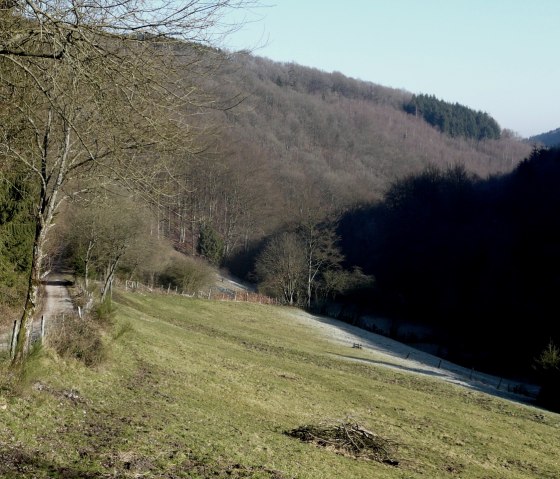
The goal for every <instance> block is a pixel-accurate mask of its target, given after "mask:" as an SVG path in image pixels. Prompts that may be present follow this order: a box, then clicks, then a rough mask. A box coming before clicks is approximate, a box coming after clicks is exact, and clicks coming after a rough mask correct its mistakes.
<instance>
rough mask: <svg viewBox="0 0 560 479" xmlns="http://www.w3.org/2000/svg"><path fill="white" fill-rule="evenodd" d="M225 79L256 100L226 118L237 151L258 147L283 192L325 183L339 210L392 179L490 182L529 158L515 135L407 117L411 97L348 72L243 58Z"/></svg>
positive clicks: (249, 100) (372, 196) (253, 153)
mask: <svg viewBox="0 0 560 479" xmlns="http://www.w3.org/2000/svg"><path fill="white" fill-rule="evenodd" d="M226 74H227V83H228V84H229V85H230V86H229V88H232V89H233V90H235V89H239V90H240V91H243V92H246V94H247V95H248V98H247V100H246V101H245V103H243V104H242V105H241V106H240V108H238V109H235V110H233V111H229V112H227V113H226V115H225V117H226V120H227V123H226V124H227V125H228V127H229V129H230V135H231V137H232V139H233V140H234V141H233V143H234V145H233V146H232V148H234V149H235V148H236V146H235V144H236V143H237V142H238V143H239V144H240V145H245V144H246V143H250V144H251V146H252V147H253V148H254V150H255V151H251V152H249V155H247V153H245V154H246V156H247V158H248V161H253V162H257V159H258V161H260V162H263V163H265V164H266V165H270V167H271V168H272V169H273V170H274V171H275V174H276V175H278V176H279V177H280V178H278V180H279V181H280V185H285V184H290V185H292V188H293V187H294V186H293V185H294V183H295V185H298V186H303V185H305V183H308V184H309V183H310V184H313V185H314V186H317V185H319V186H318V187H319V188H320V189H323V190H326V191H327V192H328V193H327V194H326V196H327V197H336V200H333V201H334V202H335V203H336V204H338V205H347V204H349V203H353V202H363V201H368V200H371V199H377V198H379V197H380V195H381V194H382V193H383V192H384V191H385V190H386V188H387V187H388V184H389V183H390V182H392V181H394V180H395V179H396V178H399V177H402V176H403V175H406V174H410V173H413V172H416V171H419V170H421V169H422V168H424V167H425V166H426V165H428V164H434V165H438V166H443V167H446V166H448V165H454V164H462V165H464V166H465V167H466V168H467V169H468V170H469V171H471V172H473V173H477V174H478V175H480V176H482V177H486V176H487V175H488V174H495V173H498V172H506V171H510V170H511V169H512V168H513V167H514V166H515V165H516V164H517V163H518V162H519V161H520V160H522V159H523V158H524V157H526V156H527V155H528V153H529V152H530V147H529V146H528V145H526V144H523V143H522V142H521V141H520V140H518V139H515V138H511V137H509V136H508V135H504V137H503V138H502V139H501V140H485V141H475V140H467V139H464V138H460V137H457V138H452V137H450V136H448V135H445V134H442V133H441V132H440V131H438V130H437V129H435V128H434V127H432V126H431V125H430V124H428V123H427V122H426V121H424V120H423V119H422V118H420V117H415V116H413V115H409V114H407V113H406V112H405V110H404V106H405V104H407V103H408V102H409V101H410V100H411V98H412V95H411V94H410V93H408V92H406V91H402V90H396V89H391V88H387V87H383V86H381V85H376V84H374V83H370V82H363V81H358V80H354V79H352V78H348V77H346V76H344V75H343V74H341V73H336V72H335V73H326V72H322V71H319V70H316V69H312V68H308V67H304V66H300V65H297V64H283V63H277V62H272V61H270V60H267V59H263V58H259V57H256V56H250V55H247V56H244V55H238V56H235V57H233V59H232V63H231V64H230V65H229V66H228V67H227V68H226ZM253 156H257V158H255V159H253V158H252V157H253Z"/></svg>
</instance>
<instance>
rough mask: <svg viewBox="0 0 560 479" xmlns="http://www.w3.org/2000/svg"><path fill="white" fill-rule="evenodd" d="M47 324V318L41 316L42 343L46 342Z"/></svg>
mask: <svg viewBox="0 0 560 479" xmlns="http://www.w3.org/2000/svg"><path fill="white" fill-rule="evenodd" d="M80 318H81V316H80ZM45 322H46V320H45V316H41V342H44V340H45Z"/></svg>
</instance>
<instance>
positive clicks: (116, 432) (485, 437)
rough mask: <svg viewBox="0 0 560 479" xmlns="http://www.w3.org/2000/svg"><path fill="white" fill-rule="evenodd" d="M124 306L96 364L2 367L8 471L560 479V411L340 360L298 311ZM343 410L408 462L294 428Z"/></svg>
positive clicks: (206, 304)
mask: <svg viewBox="0 0 560 479" xmlns="http://www.w3.org/2000/svg"><path fill="white" fill-rule="evenodd" d="M116 302H117V305H118V310H117V315H116V316H117V317H116V322H117V323H116V326H115V328H114V330H113V331H112V332H110V333H108V334H107V335H106V338H105V340H106V342H107V346H108V348H107V349H108V351H109V352H108V358H107V359H106V361H105V362H104V363H103V364H102V365H100V366H98V367H97V368H96V369H88V368H86V367H85V366H83V365H82V364H81V363H79V362H77V361H73V360H62V359H60V358H57V357H56V355H55V354H54V353H53V352H52V351H51V350H49V348H43V349H40V350H37V351H35V352H34V355H33V357H32V359H31V360H30V361H29V365H28V368H27V370H26V372H25V375H24V379H22V380H20V381H19V382H14V381H11V380H9V378H7V377H6V375H7V374H8V370H7V369H3V370H2V373H3V374H4V377H5V379H4V380H3V381H0V477H14V478H15V477H33V478H35V477H36V478H47V477H49V478H104V477H131V478H132V477H134V478H210V477H213V478H214V477H224V478H225V477H234V478H235V477H237V478H267V479H270V478H276V479H280V478H282V479H285V478H292V477H293V478H296V477H297V478H372V477H375V478H378V477H379V478H402V479H404V478H420V477H422V478H438V477H461V478H487V479H488V478H551V479H552V478H558V477H560V458H559V457H560V455H559V452H558V445H559V444H560V416H559V415H557V414H553V413H548V412H545V411H542V410H539V409H536V408H533V407H530V406H526V405H520V404H515V403H511V402H507V401H505V400H502V399H499V398H494V397H490V396H486V395H483V394H481V393H478V392H475V391H469V390H467V389H465V388H461V387H458V386H454V385H450V384H446V383H442V382H438V381H437V380H434V379H430V378H423V377H419V376H414V375H411V374H406V373H402V372H398V371H393V370H389V369H385V368H381V367H376V366H375V365H368V364H362V363H360V364H358V363H352V362H349V361H346V360H343V359H340V357H341V355H348V347H343V346H337V345H333V344H331V343H328V342H326V341H324V340H322V339H319V338H317V336H316V333H315V332H314V331H313V330H311V329H309V328H308V327H305V326H303V325H301V324H300V323H298V322H297V320H295V319H294V318H293V314H292V313H293V310H290V309H287V308H278V307H270V306H262V305H255V304H241V303H225V302H223V303H222V302H212V301H201V300H192V299H186V298H181V297H174V296H159V295H153V296H150V295H147V296H141V295H135V294H126V295H119V296H118V297H117V298H116ZM352 354H354V355H361V356H362V357H364V358H370V359H375V356H374V354H373V353H371V352H368V351H366V350H360V351H356V350H352ZM342 421H344V422H346V421H350V422H356V423H359V424H360V425H361V426H362V427H364V428H366V429H368V430H370V431H373V432H375V433H376V434H378V435H380V436H382V437H383V438H385V439H387V440H389V441H391V442H392V443H394V444H396V445H397V446H398V447H397V449H396V451H394V452H393V456H394V459H396V460H398V461H399V465H398V466H397V467H394V466H390V465H386V464H382V463H377V462H373V461H366V460H361V459H354V458H352V457H347V456H343V455H339V454H336V453H335V452H334V451H332V450H330V449H328V448H320V447H316V446H314V445H312V444H307V443H302V442H300V441H298V440H297V439H294V438H291V437H288V436H287V435H285V434H284V432H285V431H287V430H291V429H294V428H296V427H299V426H302V425H306V424H320V423H338V422H342Z"/></svg>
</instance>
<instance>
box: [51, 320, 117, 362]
mask: <svg viewBox="0 0 560 479" xmlns="http://www.w3.org/2000/svg"><path fill="white" fill-rule="evenodd" d="M48 344H49V346H51V347H52V348H53V349H54V350H55V351H56V352H57V354H58V355H59V356H62V357H70V358H74V359H77V360H78V361H81V362H82V363H84V364H85V365H86V366H88V367H92V366H96V365H98V364H100V363H101V362H102V361H103V360H104V359H105V357H106V350H105V346H104V344H103V340H102V333H101V329H100V327H99V325H98V324H96V322H95V321H93V320H92V319H89V318H84V319H82V318H80V317H78V316H73V315H71V316H65V317H63V318H57V321H56V324H55V326H54V328H53V330H52V331H51V332H50V334H49V336H48Z"/></svg>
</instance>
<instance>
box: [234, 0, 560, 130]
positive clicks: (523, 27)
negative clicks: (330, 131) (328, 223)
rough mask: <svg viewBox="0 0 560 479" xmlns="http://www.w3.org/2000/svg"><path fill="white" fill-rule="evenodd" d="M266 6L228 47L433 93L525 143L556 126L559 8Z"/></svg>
mask: <svg viewBox="0 0 560 479" xmlns="http://www.w3.org/2000/svg"><path fill="white" fill-rule="evenodd" d="M262 1H263V2H267V0H262ZM269 1H270V2H271V3H269V4H267V5H268V6H264V7H261V8H255V9H253V10H251V11H248V12H245V14H244V16H245V20H247V21H248V22H247V23H246V24H245V25H244V26H243V27H242V28H241V30H240V31H238V32H237V33H235V34H233V35H231V36H230V37H228V38H227V39H226V42H225V43H224V46H225V47H226V48H228V49H230V50H237V49H245V48H248V49H253V51H254V54H255V55H259V56H263V57H267V58H270V59H272V60H276V61H283V62H292V61H293V62H295V63H298V64H300V65H305V66H310V67H315V68H319V69H321V70H324V71H328V72H331V71H339V72H342V73H343V74H345V75H347V76H350V77H353V78H358V79H361V80H366V81H371V82H373V83H377V84H380V85H384V86H389V87H393V88H402V89H405V90H407V91H410V92H412V93H428V94H434V95H436V97H438V98H440V99H443V100H446V101H451V102H459V103H461V104H463V105H466V106H469V107H471V108H474V109H476V110H482V111H486V112H488V113H489V114H490V115H492V116H493V117H494V118H495V119H496V120H497V121H498V123H499V124H500V126H501V127H502V128H508V129H511V130H513V131H515V132H517V133H519V134H520V135H522V136H524V137H527V136H531V135H535V134H538V133H543V132H546V131H549V130H553V129H556V128H559V127H560V98H559V93H560V58H559V53H560V0H345V1H341V0H338V1H335V0H323V1H321V0H276V1H274V0H269ZM272 2H274V3H272Z"/></svg>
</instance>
